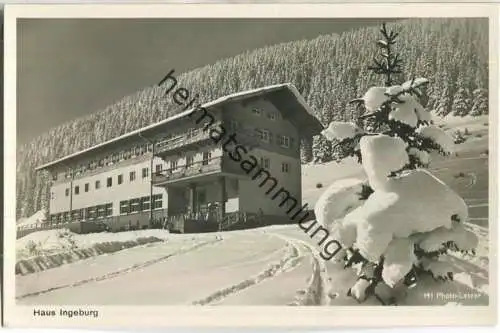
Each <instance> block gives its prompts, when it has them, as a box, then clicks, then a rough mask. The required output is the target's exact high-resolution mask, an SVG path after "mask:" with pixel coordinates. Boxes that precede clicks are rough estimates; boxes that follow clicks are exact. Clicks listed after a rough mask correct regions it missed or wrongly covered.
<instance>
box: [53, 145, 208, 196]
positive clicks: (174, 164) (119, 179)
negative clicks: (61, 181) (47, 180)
mask: <svg viewBox="0 0 500 333" xmlns="http://www.w3.org/2000/svg"><path fill="white" fill-rule="evenodd" d="M211 158H212V154H211V152H203V155H202V161H201V164H202V165H207V164H208V163H209V162H210V159H211ZM193 165H194V157H193V156H186V165H185V166H186V168H189V167H192V166H193ZM177 168H178V161H177V160H172V161H170V168H169V170H170V171H175V170H177ZM155 171H156V173H160V172H162V171H163V164H157V165H156V167H155ZM141 177H142V178H143V179H144V178H148V177H149V168H142V170H141ZM128 179H129V182H133V181H135V180H136V179H137V175H136V171H130V172H129V176H128ZM123 182H124V176H123V174H119V175H117V176H116V183H117V185H121V184H123ZM112 186H113V177H108V178H106V187H112ZM100 188H101V181H100V180H96V181H95V183H94V189H96V190H98V189H100ZM83 191H84V192H85V193H86V192H89V191H90V183H85V184H84V185H83ZM80 193H81V186H80V185H75V186H74V194H75V195H79V194H80ZM69 195H70V189H69V188H66V190H65V196H69ZM51 199H52V200H53V199H54V194H53V193H52V195H51Z"/></svg>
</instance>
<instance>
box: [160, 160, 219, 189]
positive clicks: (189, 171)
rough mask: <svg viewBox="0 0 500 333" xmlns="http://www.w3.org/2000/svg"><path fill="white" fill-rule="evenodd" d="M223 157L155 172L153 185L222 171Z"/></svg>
mask: <svg viewBox="0 0 500 333" xmlns="http://www.w3.org/2000/svg"><path fill="white" fill-rule="evenodd" d="M222 161H223V158H222V157H216V158H212V159H209V160H204V161H200V162H196V163H193V164H192V165H190V166H182V167H178V168H176V169H175V170H171V169H168V170H163V171H160V172H155V173H153V179H152V180H153V185H155V186H160V185H165V184H168V183H171V182H174V181H176V180H179V179H183V178H190V177H195V176H201V175H207V174H212V173H217V172H221V171H222Z"/></svg>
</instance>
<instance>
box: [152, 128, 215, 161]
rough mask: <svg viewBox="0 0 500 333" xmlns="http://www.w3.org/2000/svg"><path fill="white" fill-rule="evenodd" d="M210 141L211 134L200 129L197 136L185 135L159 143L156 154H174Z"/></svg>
mask: <svg viewBox="0 0 500 333" xmlns="http://www.w3.org/2000/svg"><path fill="white" fill-rule="evenodd" d="M208 139H210V134H209V132H206V131H203V130H202V129H201V128H199V129H198V130H197V132H196V134H194V135H193V134H187V133H186V134H183V135H179V136H176V137H173V138H169V139H164V140H161V141H158V142H157V143H156V146H155V153H156V154H160V155H161V154H162V153H166V152H172V151H175V150H178V149H184V148H185V147H186V146H188V145H190V144H196V143H202V142H205V141H206V140H208Z"/></svg>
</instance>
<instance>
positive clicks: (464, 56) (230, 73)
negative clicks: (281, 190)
mask: <svg viewBox="0 0 500 333" xmlns="http://www.w3.org/2000/svg"><path fill="white" fill-rule="evenodd" d="M389 26H390V27H391V28H394V29H395V30H397V31H398V32H399V33H400V36H401V38H399V41H400V42H399V43H398V44H396V49H397V50H398V52H400V53H401V55H402V56H403V60H404V68H403V71H402V72H403V73H405V75H406V77H402V78H400V79H401V80H407V79H410V78H411V76H416V77H425V78H428V79H429V80H430V84H429V90H428V91H427V96H428V102H427V106H426V107H427V108H428V109H431V110H436V112H437V113H439V114H440V115H447V114H449V113H453V114H455V115H458V116H464V115H467V114H470V115H481V114H487V113H488V91H487V89H488V22H487V20H482V19H460V18H457V19H412V20H408V21H402V22H398V23H395V24H390V25H389ZM378 39H379V28H378V27H369V28H363V29H359V30H355V31H350V32H346V33H343V34H341V35H325V36H319V37H317V38H315V39H313V40H300V41H294V42H289V43H283V44H278V45H274V46H269V47H265V48H262V49H257V50H254V51H249V52H246V53H244V54H240V55H238V56H235V57H233V58H229V59H224V60H220V61H218V62H216V63H214V64H212V65H207V66H204V67H201V68H198V69H195V70H192V71H190V72H187V73H184V74H182V75H178V76H177V78H178V80H179V85H181V86H184V87H186V88H188V89H189V90H190V91H191V92H192V94H194V93H197V94H199V96H200V98H199V101H201V102H206V101H209V100H212V99H215V98H218V97H220V96H223V95H227V94H230V93H234V92H237V91H241V90H247V89H252V88H258V87H261V86H265V85H272V84H278V83H284V82H291V83H293V84H294V85H295V86H296V87H297V88H298V90H299V91H300V92H301V93H302V95H303V96H304V97H305V99H306V100H307V102H308V103H309V104H310V105H311V107H312V108H313V109H314V112H315V115H316V116H317V117H318V119H319V120H320V121H321V122H322V123H323V124H324V125H326V124H328V123H329V122H330V121H332V120H352V119H356V118H357V116H359V113H360V112H361V110H359V108H358V109H355V108H354V107H352V106H350V105H349V104H348V102H349V101H350V100H352V99H353V98H356V97H359V96H362V95H363V94H364V92H365V91H366V89H367V88H368V87H369V86H372V85H380V84H383V82H379V81H380V77H377V76H375V75H374V74H372V72H371V71H368V70H367V69H366V64H369V63H371V60H372V58H373V56H374V55H375V52H376V49H375V48H374V47H373V43H374V42H375V41H376V40H378ZM168 70H169V69H165V68H159V69H158V77H159V78H161V77H162V76H163V75H165V74H166V72H167V71H168ZM164 72H165V73H164ZM163 93H164V91H163V89H162V88H161V87H158V86H156V83H155V82H152V83H151V86H150V87H146V88H144V89H143V90H142V91H139V92H137V93H136V94H133V95H130V96H126V97H124V98H123V99H121V100H120V101H118V102H116V103H115V104H113V105H110V106H108V107H106V108H104V109H102V110H100V111H97V112H95V113H93V114H90V115H89V116H86V117H83V118H79V119H76V120H74V121H72V122H69V123H65V124H62V125H60V126H57V127H55V128H53V129H52V130H50V131H48V132H46V133H45V134H43V135H41V136H40V137H38V138H36V139H34V140H33V141H31V142H30V143H28V144H25V145H23V146H21V147H18V152H17V153H18V154H17V189H16V200H17V212H16V213H17V217H18V218H19V217H26V216H30V215H31V214H33V213H34V212H36V211H38V210H39V209H41V208H43V207H45V206H46V195H47V192H48V186H49V182H48V177H47V175H46V174H44V173H38V174H36V173H35V172H34V168H35V167H36V166H38V165H40V164H43V163H46V162H49V161H52V160H54V159H57V158H60V157H62V156H65V155H67V154H71V153H73V152H76V151H79V150H81V149H84V148H88V147H90V146H93V145H96V144H98V143H100V142H103V141H106V140H109V139H112V138H114V137H117V136H119V135H122V134H124V133H127V132H129V131H132V130H135V129H137V128H140V127H143V126H146V125H149V124H151V123H154V122H158V121H160V120H162V119H165V118H166V117H169V116H171V115H172V114H175V113H177V112H179V111H181V110H180V109H179V106H177V105H174V104H173V103H172V100H171V98H170V96H167V97H164V96H163ZM318 140H321V139H320V138H319V137H318V138H315V139H314V142H313V144H312V145H311V143H307V144H305V145H304V144H303V148H304V149H303V160H304V161H310V160H313V159H318V158H319V159H320V160H328V159H331V158H332V157H331V155H332V152H331V146H328V145H327V144H324V143H321V142H319V141H318ZM313 148H314V149H313Z"/></svg>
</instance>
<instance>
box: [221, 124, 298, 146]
mask: <svg viewBox="0 0 500 333" xmlns="http://www.w3.org/2000/svg"><path fill="white" fill-rule="evenodd" d="M230 126H231V131H232V132H234V133H239V132H241V131H242V130H244V128H243V125H242V124H241V123H240V122H238V121H236V120H232V121H231V125H230ZM253 131H254V133H255V136H256V137H257V138H258V139H259V140H260V141H262V142H266V143H271V144H272V143H275V144H277V145H279V146H281V147H283V148H290V147H293V144H294V140H293V138H291V137H289V136H288V135H282V134H274V135H273V133H271V132H270V131H269V130H267V129H263V128H255V129H254V130H253Z"/></svg>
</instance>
